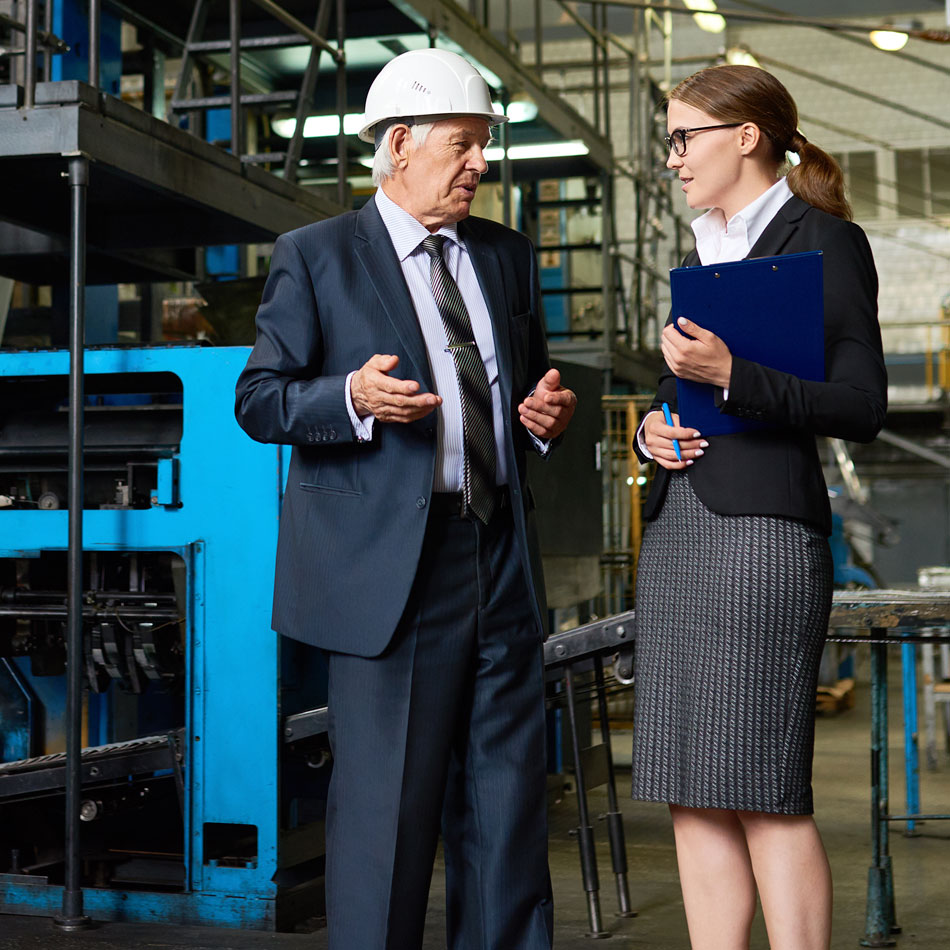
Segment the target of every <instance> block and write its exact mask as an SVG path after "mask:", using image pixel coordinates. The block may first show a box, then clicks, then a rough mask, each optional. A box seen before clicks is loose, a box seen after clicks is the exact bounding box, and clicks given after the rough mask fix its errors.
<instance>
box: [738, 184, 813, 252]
mask: <svg viewBox="0 0 950 950" xmlns="http://www.w3.org/2000/svg"><path fill="white" fill-rule="evenodd" d="M810 207H811V205H809V204H807V203H806V202H804V201H802V199H801V198H799V197H797V196H796V195H792V197H791V198H789V199H788V201H786V202H785V204H783V205H782V207H781V208H779V209H778V213H777V214H776V215H775V217H774V218H772V220H771V221H770V222H769V223H768V224H767V225H766V227H765V230H764V231H763V232H762V233H761V234H760V235H759V239H758V241H756V242H755V244H754V245H753V246H752V247H751V249H750V250H749V253H748V254H747V255H746V257H747V258H749V257H774V256H775V255H776V254H781V253H782V251H783V250H784V248H785V245H786V244H788V242H789V241H790V240H791V239H792V236H793V235H794V234H795V232H796V231H797V230H798V224H799V222H800V221H801V219H802V215H804V214H805V212H806V211H807V210H808V209H809V208H810Z"/></svg>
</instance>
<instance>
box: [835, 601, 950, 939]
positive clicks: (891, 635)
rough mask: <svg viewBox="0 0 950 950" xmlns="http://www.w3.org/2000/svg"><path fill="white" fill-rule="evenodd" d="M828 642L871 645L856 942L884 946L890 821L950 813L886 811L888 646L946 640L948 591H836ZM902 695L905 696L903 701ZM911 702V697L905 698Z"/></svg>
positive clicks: (891, 930)
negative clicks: (866, 804)
mask: <svg viewBox="0 0 950 950" xmlns="http://www.w3.org/2000/svg"><path fill="white" fill-rule="evenodd" d="M829 628H830V629H829V637H828V639H829V640H830V641H832V642H839V643H867V644H869V645H870V647H871V865H870V868H869V869H868V897H867V921H866V926H865V933H864V936H863V937H862V938H861V944H862V946H865V947H889V946H893V945H894V944H895V942H896V941H895V939H894V934H897V933H900V927H899V926H898V924H897V917H896V914H895V910H894V874H893V868H892V866H891V856H890V853H889V830H890V829H889V826H888V822H891V821H906V822H912V821H924V820H937V819H945V818H950V815H940V814H920V813H916V812H911V813H907V814H891V813H890V810H889V801H888V749H887V661H888V657H887V648H888V647H889V646H901V647H903V648H912V645H913V644H915V643H924V642H926V643H945V642H950V592H941V591H921V590H872V591H838V592H836V593H835V595H834V602H833V606H832V610H831V619H830V622H829ZM906 698H907V697H905V699H906ZM910 698H911V699H912V700H913V701H914V702H915V701H916V696H914V697H910Z"/></svg>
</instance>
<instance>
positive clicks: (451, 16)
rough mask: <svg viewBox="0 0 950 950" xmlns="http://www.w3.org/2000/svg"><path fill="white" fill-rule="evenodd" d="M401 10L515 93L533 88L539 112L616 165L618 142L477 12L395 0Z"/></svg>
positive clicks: (448, 3)
mask: <svg viewBox="0 0 950 950" xmlns="http://www.w3.org/2000/svg"><path fill="white" fill-rule="evenodd" d="M391 2H392V4H393V6H394V7H396V9H398V10H399V11H400V12H401V13H404V14H405V15H406V16H407V17H409V19H411V20H412V21H413V22H415V23H418V24H419V26H420V27H421V28H422V29H424V30H429V29H432V30H435V31H436V32H438V33H441V34H442V35H443V36H446V37H448V38H449V39H451V40H453V41H454V42H456V43H458V44H459V46H461V47H462V49H464V50H465V51H466V52H467V53H468V54H469V55H471V57H472V58H473V59H475V60H477V61H478V62H479V63H481V64H482V65H483V66H485V67H487V68H488V69H490V70H491V71H492V72H493V73H495V75H497V76H498V78H499V79H500V80H501V81H502V83H503V84H504V86H505V88H506V89H507V90H508V92H509V94H514V93H516V92H521V91H524V92H527V93H528V95H530V96H531V98H532V99H533V100H534V101H535V102H536V103H537V105H538V114H539V115H541V116H542V117H543V119H544V121H545V122H546V123H547V124H548V125H550V126H551V127H552V128H553V129H554V130H555V131H556V132H557V133H558V134H559V135H561V136H563V137H564V138H565V139H580V140H581V141H582V142H583V143H584V144H585V145H586V146H587V148H588V150H589V156H588V157H589V158H590V160H591V161H592V162H594V164H596V165H597V166H598V167H599V168H602V169H605V170H611V169H612V168H613V147H612V146H611V144H610V142H609V140H608V139H606V138H605V137H604V136H602V135H600V134H599V133H598V132H597V130H596V129H595V128H594V127H593V126H592V125H591V124H590V123H589V122H588V121H587V120H586V119H585V118H583V117H582V116H581V115H580V113H578V112H577V111H576V110H575V109H574V108H573V107H572V106H570V105H568V104H567V103H566V102H565V101H564V100H563V99H561V98H560V96H557V95H555V94H554V93H552V92H550V91H549V90H548V89H546V88H545V86H544V83H543V80H542V79H541V78H540V76H539V75H538V73H537V72H536V71H535V70H534V69H533V68H531V67H530V66H526V65H525V64H524V63H521V62H519V61H518V60H517V59H515V58H514V57H513V56H512V55H511V53H510V52H509V51H508V50H507V49H506V48H505V47H504V46H503V45H502V44H501V43H499V42H498V40H496V39H495V38H494V36H492V35H491V33H489V32H488V30H486V29H485V28H484V27H482V26H481V25H480V24H479V23H478V22H477V21H476V20H475V18H474V17H473V16H472V15H471V14H469V13H468V12H467V11H466V10H463V9H462V7H460V6H458V5H457V4H456V3H454V2H452V0H391Z"/></svg>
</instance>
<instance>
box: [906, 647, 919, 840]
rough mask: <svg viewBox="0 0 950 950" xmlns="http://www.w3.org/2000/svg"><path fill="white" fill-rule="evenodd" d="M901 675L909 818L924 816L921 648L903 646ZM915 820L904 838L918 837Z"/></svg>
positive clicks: (907, 825) (908, 824)
mask: <svg viewBox="0 0 950 950" xmlns="http://www.w3.org/2000/svg"><path fill="white" fill-rule="evenodd" d="M901 674H902V677H901V679H902V683H903V690H902V694H903V698H904V777H905V779H906V785H905V787H906V789H907V794H906V804H907V814H908V815H916V814H918V813H919V812H920V749H919V747H918V742H917V739H918V737H917V647H916V645H915V644H913V643H902V644H901ZM916 827H917V823H916V822H915V821H913V820H910V821H908V822H907V824H906V825H905V826H904V834H905V835H907V836H908V837H912V836H913V835H914V834H916Z"/></svg>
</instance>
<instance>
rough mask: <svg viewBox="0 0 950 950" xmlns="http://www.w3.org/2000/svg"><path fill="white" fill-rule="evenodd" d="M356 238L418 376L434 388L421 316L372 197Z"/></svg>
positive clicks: (360, 255)
mask: <svg viewBox="0 0 950 950" xmlns="http://www.w3.org/2000/svg"><path fill="white" fill-rule="evenodd" d="M356 239H357V240H356V256H357V258H358V259H359V262H360V263H361V264H362V265H363V269H364V270H365V271H366V277H367V279H368V280H369V282H370V283H371V284H372V285H373V289H374V290H375V291H376V295H377V296H378V297H379V302H380V304H381V305H382V307H383V310H385V311H386V315H387V316H388V317H389V319H390V321H391V322H392V324H393V327H394V328H395V330H396V334H397V336H398V337H399V340H400V342H401V343H402V345H403V347H405V350H406V352H407V353H408V354H409V359H410V360H411V361H412V363H413V365H414V367H415V371H416V375H415V378H416V379H418V380H419V381H420V382H421V383H422V384H423V386H424V387H425V388H426V389H427V390H429V391H430V392H431V390H432V373H431V371H430V369H429V357H428V356H427V355H426V346H425V341H424V340H423V338H422V331H421V330H420V329H419V319H418V317H417V316H416V310H415V307H413V305H412V297H410V296H409V288H408V287H407V286H406V279H405V277H403V273H402V267H401V266H400V264H399V258H397V257H396V252H395V250H393V244H392V240H391V239H390V237H389V232H388V231H387V230H386V226H385V225H384V224H383V219H382V218H381V217H380V215H379V210H378V209H377V207H376V202H375V201H373V200H370V201H368V202H367V203H366V204H365V205H364V206H363V207H362V208H361V209H360V211H359V216H358V218H357V224H356Z"/></svg>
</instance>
